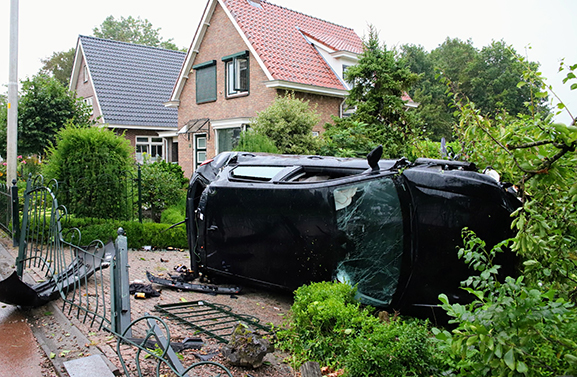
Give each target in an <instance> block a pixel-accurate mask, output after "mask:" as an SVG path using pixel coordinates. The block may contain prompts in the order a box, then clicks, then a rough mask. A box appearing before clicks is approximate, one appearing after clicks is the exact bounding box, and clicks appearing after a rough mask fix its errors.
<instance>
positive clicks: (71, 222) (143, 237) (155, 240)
mask: <svg viewBox="0 0 577 377" xmlns="http://www.w3.org/2000/svg"><path fill="white" fill-rule="evenodd" d="M61 224H62V229H63V233H64V236H66V230H67V229H71V228H78V229H79V230H80V232H81V236H82V238H81V240H80V241H76V242H75V243H80V244H81V245H80V246H82V245H87V244H89V243H90V242H91V241H92V240H95V239H99V240H101V241H103V242H104V243H107V242H108V241H109V240H114V239H116V237H117V236H118V233H117V232H118V228H122V229H124V232H125V234H126V238H127V241H128V247H129V248H132V249H140V248H142V247H143V246H151V247H153V248H156V249H166V248H168V247H174V248H178V249H187V248H188V242H187V239H186V229H185V226H184V224H182V225H179V226H177V227H174V228H172V229H168V228H170V226H171V225H172V224H158V223H152V222H150V223H149V222H145V223H139V222H136V221H121V220H104V219H93V218H78V219H76V218H67V219H63V220H62V221H61Z"/></svg>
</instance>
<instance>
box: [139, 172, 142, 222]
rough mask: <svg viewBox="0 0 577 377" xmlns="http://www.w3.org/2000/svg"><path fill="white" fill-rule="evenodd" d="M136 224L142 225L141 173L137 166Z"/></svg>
mask: <svg viewBox="0 0 577 377" xmlns="http://www.w3.org/2000/svg"><path fill="white" fill-rule="evenodd" d="M138 222H140V223H141V224H142V171H141V169H140V164H138Z"/></svg>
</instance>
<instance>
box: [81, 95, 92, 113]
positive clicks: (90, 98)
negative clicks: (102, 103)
mask: <svg viewBox="0 0 577 377" xmlns="http://www.w3.org/2000/svg"><path fill="white" fill-rule="evenodd" d="M82 102H84V103H85V104H86V105H88V106H90V115H92V114H94V107H93V100H92V97H88V98H83V99H82Z"/></svg>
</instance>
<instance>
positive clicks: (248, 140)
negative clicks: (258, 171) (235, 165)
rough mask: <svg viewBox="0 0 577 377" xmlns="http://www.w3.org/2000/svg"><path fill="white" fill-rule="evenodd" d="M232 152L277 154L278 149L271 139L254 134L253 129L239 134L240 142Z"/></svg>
mask: <svg viewBox="0 0 577 377" xmlns="http://www.w3.org/2000/svg"><path fill="white" fill-rule="evenodd" d="M234 150H235V151H241V152H262V153H279V151H278V148H277V147H276V146H275V145H274V142H273V141H272V140H271V139H269V138H268V137H266V136H265V135H262V134H259V133H256V132H255V131H254V130H253V129H249V130H246V131H243V132H242V133H241V134H240V140H239V141H238V145H237V146H236V148H234Z"/></svg>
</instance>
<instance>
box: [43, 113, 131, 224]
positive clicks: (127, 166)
mask: <svg viewBox="0 0 577 377" xmlns="http://www.w3.org/2000/svg"><path fill="white" fill-rule="evenodd" d="M47 152H48V153H47V158H46V160H47V163H46V165H45V167H44V170H43V173H44V174H45V175H46V177H47V178H50V179H52V178H54V179H56V180H57V181H58V183H59V187H60V190H59V195H61V196H60V197H59V199H60V201H61V203H62V204H64V205H66V207H67V208H68V210H69V211H70V213H73V214H75V215H76V216H79V217H96V218H113V219H125V218H131V215H132V211H133V210H134V209H133V208H131V206H129V205H126V203H127V198H126V197H125V195H126V192H127V191H128V190H127V187H126V185H127V184H128V181H129V180H126V179H120V178H121V177H122V176H125V175H127V174H131V173H132V172H133V171H134V155H133V154H134V149H133V148H132V147H131V146H130V141H128V139H126V138H125V137H124V136H123V135H116V134H115V133H114V132H113V131H111V130H108V129H106V128H100V127H84V126H82V125H74V124H68V125H67V126H66V127H65V128H63V129H61V130H60V131H59V132H58V133H57V134H56V141H55V143H53V144H51V146H50V147H49V148H48V150H47ZM129 202H130V203H132V201H129Z"/></svg>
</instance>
